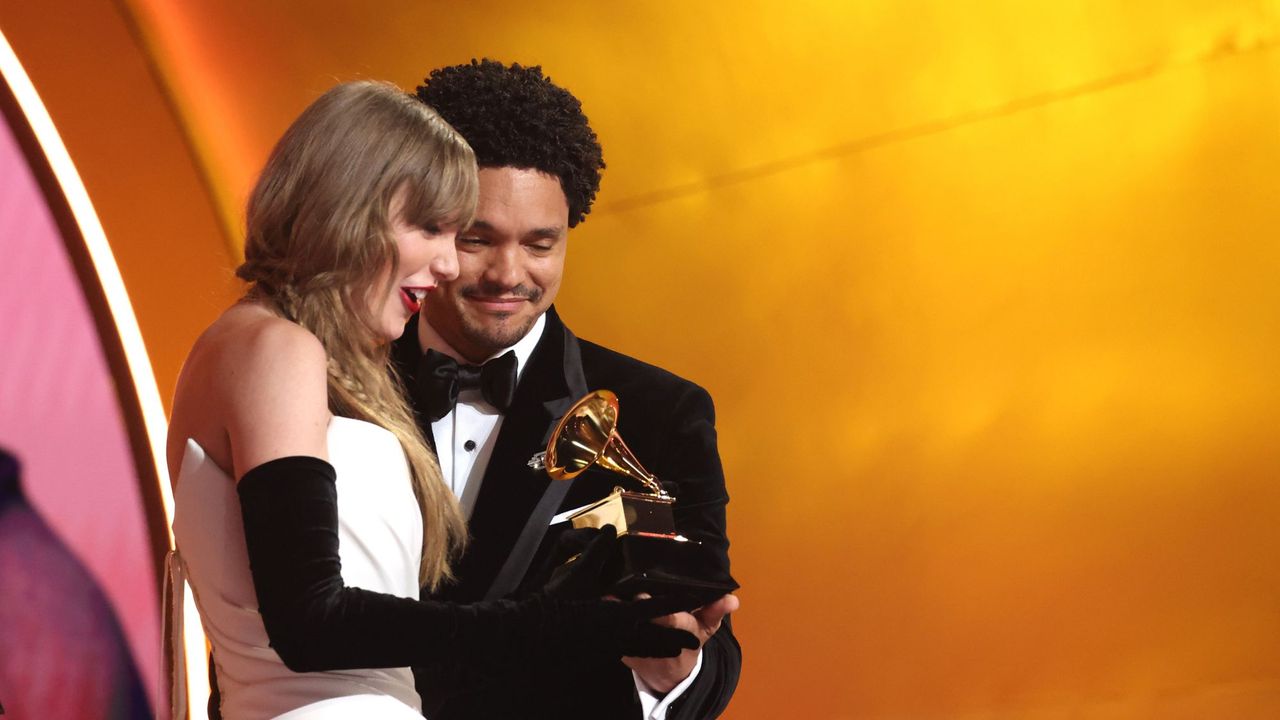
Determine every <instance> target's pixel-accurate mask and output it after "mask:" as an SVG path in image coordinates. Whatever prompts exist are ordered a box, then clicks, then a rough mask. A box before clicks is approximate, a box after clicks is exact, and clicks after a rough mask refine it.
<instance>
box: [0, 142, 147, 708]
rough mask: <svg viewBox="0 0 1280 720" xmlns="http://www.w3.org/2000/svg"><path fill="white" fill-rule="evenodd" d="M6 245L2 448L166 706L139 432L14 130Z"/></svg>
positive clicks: (1, 292)
mask: <svg viewBox="0 0 1280 720" xmlns="http://www.w3.org/2000/svg"><path fill="white" fill-rule="evenodd" d="M0 243H2V244H3V248H4V252H3V258H4V259H3V262H0V318H3V320H2V321H0V446H3V447H5V448H7V449H8V450H9V452H10V453H12V454H13V455H15V456H17V457H18V459H19V460H20V461H21V462H22V465H23V469H24V471H23V486H24V488H25V491H26V495H27V498H28V499H29V500H30V501H31V504H32V505H33V506H34V507H35V508H36V509H37V510H38V511H39V513H40V514H41V515H42V516H43V517H44V518H45V520H46V522H47V523H48V524H49V525H50V526H51V527H52V528H53V530H54V531H55V532H56V533H57V534H58V536H59V537H61V539H62V541H63V542H64V543H65V544H66V545H67V546H69V547H70V548H71V550H72V552H74V553H75V554H76V556H78V557H79V558H80V560H81V561H82V562H83V563H84V565H85V566H86V567H87V568H88V570H89V572H90V574H91V575H92V576H93V577H94V578H95V579H96V580H97V582H98V583H99V585H100V586H101V588H102V589H103V591H104V592H105V594H106V596H107V598H108V600H109V601H110V603H111V605H112V607H113V608H114V610H115V613H116V616H117V618H118V619H119V621H120V624H121V627H122V628H123V630H124V633H125V636H126V638H127V641H128V643H129V647H130V650H131V652H132V654H133V658H134V661H135V663H136V664H137V667H138V670H139V672H140V674H141V676H142V679H143V682H144V683H145V684H146V688H147V692H148V695H149V696H150V698H151V702H152V707H159V705H158V704H157V703H156V700H157V691H158V687H159V686H158V676H159V671H160V654H159V648H160V628H159V609H158V600H157V597H156V587H157V586H156V581H155V577H154V572H153V570H152V565H151V558H150V545H149V542H148V537H147V525H146V519H145V515H144V511H143V505H142V499H141V496H140V492H141V491H140V488H139V483H138V477H137V473H136V471H135V468H134V462H133V459H132V457H131V453H130V447H129V440H128V436H127V433H126V430H125V425H124V422H123V420H122V417H121V410H120V407H119V403H118V401H117V398H116V393H115V389H114V383H113V380H112V377H111V373H110V370H109V368H108V366H107V362H106V358H105V356H104V355H103V351H102V347H101V345H100V343H99V340H98V333H97V329H96V327H95V326H94V322H93V318H92V315H91V314H90V311H89V306H88V303H87V302H86V300H85V297H84V294H83V293H82V291H81V289H80V283H79V281H78V279H77V277H76V273H75V270H74V268H73V267H72V265H71V262H70V259H69V257H68V255H67V252H66V248H65V246H64V244H63V240H62V236H61V233H60V232H59V230H58V227H57V224H56V223H55V222H54V220H53V217H52V216H51V214H50V212H49V208H48V207H47V205H46V203H45V199H44V196H43V194H42V192H41V190H40V188H39V186H38V185H37V183H36V182H35V178H34V177H33V175H32V173H31V170H30V168H29V167H28V166H27V161H26V158H25V157H24V156H23V153H22V151H21V149H20V148H19V147H18V145H17V143H16V141H15V139H14V137H13V135H12V134H11V132H10V130H9V128H8V127H7V126H3V127H0ZM0 582H2V580H0Z"/></svg>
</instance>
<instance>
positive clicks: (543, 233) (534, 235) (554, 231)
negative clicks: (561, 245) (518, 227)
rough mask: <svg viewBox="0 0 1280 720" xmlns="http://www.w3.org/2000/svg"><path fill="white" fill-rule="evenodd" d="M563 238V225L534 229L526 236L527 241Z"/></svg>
mask: <svg viewBox="0 0 1280 720" xmlns="http://www.w3.org/2000/svg"><path fill="white" fill-rule="evenodd" d="M561 237H564V226H563V225H553V226H551V227H540V228H534V229H532V230H530V231H529V232H527V233H525V234H524V239H525V240H559V239H560V238H561Z"/></svg>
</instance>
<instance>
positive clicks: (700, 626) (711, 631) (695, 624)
mask: <svg viewBox="0 0 1280 720" xmlns="http://www.w3.org/2000/svg"><path fill="white" fill-rule="evenodd" d="M639 597H647V595H646V594H645V593H641V594H640V596H639ZM738 605H739V602H738V596H736V595H725V596H724V597H722V598H720V599H719V600H716V601H715V602H713V603H711V604H710V605H704V606H702V607H700V608H698V609H697V610H694V611H693V612H681V613H674V614H672V615H664V616H663V617H660V618H656V619H655V620H653V622H655V623H657V624H659V625H665V626H667V627H673V628H679V629H680V630H687V631H689V632H691V633H693V635H694V637H696V638H698V649H697V650H685V651H683V652H681V653H680V656H679V657H673V658H635V657H624V658H622V662H623V663H624V664H625V665H626V666H627V667H629V668H631V669H632V670H633V671H634V672H635V673H636V675H639V676H640V679H641V680H643V681H644V684H645V685H648V686H649V689H650V690H652V691H653V692H654V693H657V694H658V695H666V694H667V693H669V692H671V689H672V688H674V687H675V686H676V685H679V684H680V683H681V682H683V681H684V679H685V678H687V677H689V673H691V672H693V666H694V665H695V664H697V662H698V653H700V652H702V646H703V645H705V644H706V642H707V640H709V639H711V636H712V635H715V634H716V631H717V630H719V629H720V622H721V621H722V620H724V616H725V615H728V614H729V613H731V612H733V611H735V610H737V609H738Z"/></svg>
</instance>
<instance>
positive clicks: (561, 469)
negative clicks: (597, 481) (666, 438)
mask: <svg viewBox="0 0 1280 720" xmlns="http://www.w3.org/2000/svg"><path fill="white" fill-rule="evenodd" d="M618 411H619V410H618V397H617V396H616V395H614V394H613V393H612V392H610V391H608V390H596V391H594V392H592V393H589V394H588V395H586V396H585V397H583V398H581V399H580V400H578V401H577V402H576V403H574V405H573V407H571V408H569V411H568V412H566V413H565V415H564V417H562V418H561V419H560V422H559V424H557V425H556V428H555V430H554V431H553V432H552V433H551V439H550V440H549V441H548V442H547V449H546V452H545V453H539V456H538V457H535V459H534V460H533V461H531V462H530V465H532V466H534V467H535V468H537V467H538V466H541V467H542V468H544V469H545V470H546V471H547V475H549V476H550V477H551V479H552V480H572V479H573V478H575V477H577V476H578V475H580V474H582V473H583V472H585V471H586V470H587V469H588V468H590V467H592V466H595V467H599V468H601V469H604V470H608V471H611V472H613V473H617V474H618V475H621V476H623V478H627V479H630V480H631V481H633V483H634V484H635V485H638V486H639V488H640V489H639V490H625V489H623V488H622V487H621V486H615V487H614V489H613V492H612V493H610V494H609V495H607V496H606V497H604V498H603V499H601V500H598V501H596V502H594V503H592V504H590V505H587V506H586V507H583V508H580V509H579V510H577V511H576V512H574V513H573V514H572V515H570V516H569V520H570V522H571V523H572V524H573V527H575V528H586V527H596V528H598V527H603V526H604V525H613V526H614V528H615V529H616V530H617V532H618V545H619V553H618V557H615V558H614V559H613V561H612V562H611V563H610V565H611V567H610V568H609V570H608V574H609V576H610V577H611V578H613V579H614V582H613V585H612V587H611V588H610V592H611V593H612V594H615V595H618V596H619V597H630V596H632V595H635V594H636V593H640V592H646V593H649V594H650V595H654V596H662V595H691V596H694V597H696V598H704V599H706V600H707V601H710V600H713V599H715V598H718V597H720V596H721V595H724V594H725V593H728V592H731V591H733V590H734V589H736V588H737V587H738V583H737V582H735V581H734V579H733V578H732V577H730V576H729V574H728V572H726V571H725V570H724V569H723V568H722V567H721V566H720V563H719V562H718V561H717V558H716V554H715V552H714V551H713V550H711V549H710V548H708V547H706V546H704V545H703V544H702V543H699V542H697V541H695V540H690V539H688V538H686V537H684V536H682V535H680V534H678V533H677V532H676V526H675V518H674V516H673V515H672V504H673V503H674V502H675V498H674V497H672V496H671V495H670V494H668V493H667V492H666V491H665V490H663V488H662V485H661V484H659V482H658V479H657V478H656V477H654V475H653V474H652V473H650V472H649V471H647V470H645V469H644V466H643V465H641V464H640V461H639V460H637V459H636V457H635V455H634V454H632V452H631V449H630V448H628V447H627V444H626V443H625V442H623V441H622V436H621V435H619V434H618V431H617V424H618Z"/></svg>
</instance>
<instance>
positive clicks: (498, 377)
mask: <svg viewBox="0 0 1280 720" xmlns="http://www.w3.org/2000/svg"><path fill="white" fill-rule="evenodd" d="M473 388H480V395H481V396H482V397H483V398H484V401H485V402H487V403H489V404H490V405H492V406H494V407H496V408H497V409H498V412H504V413H505V412H506V411H507V408H509V407H511V401H512V399H514V398H515V395H516V353H515V351H514V350H508V351H507V352H506V353H505V354H503V355H502V356H501V357H496V358H494V359H492V360H490V361H489V362H487V363H485V364H484V365H459V364H458V361H457V360H454V359H453V358H451V357H449V356H448V355H445V354H444V353H442V352H437V351H435V350H428V351H427V353H426V354H425V355H423V356H422V360H421V361H420V364H419V365H418V376H417V382H416V384H415V387H414V395H415V399H416V400H417V401H418V411H419V412H420V413H422V414H423V415H424V416H426V418H427V422H435V421H436V420H439V419H440V418H442V417H444V416H445V415H448V414H449V413H450V412H451V411H452V410H453V409H454V407H456V406H457V404H458V393H460V392H462V391H463V390H470V389H473Z"/></svg>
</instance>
